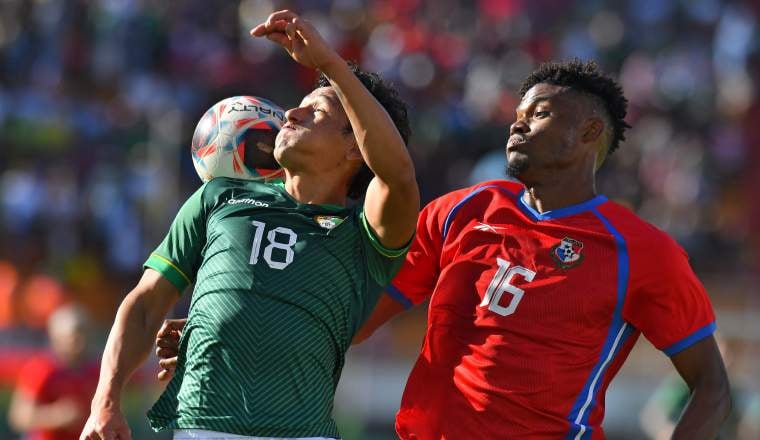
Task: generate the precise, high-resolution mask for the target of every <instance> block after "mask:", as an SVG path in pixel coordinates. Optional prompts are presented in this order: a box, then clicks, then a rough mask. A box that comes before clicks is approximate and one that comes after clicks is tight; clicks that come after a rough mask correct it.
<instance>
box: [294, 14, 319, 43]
mask: <svg viewBox="0 0 760 440" xmlns="http://www.w3.org/2000/svg"><path fill="white" fill-rule="evenodd" d="M291 23H292V24H293V25H294V26H295V29H296V31H297V32H298V33H299V34H300V35H301V38H303V39H308V38H312V37H313V36H314V35H315V34H316V33H317V29H316V28H315V27H314V25H313V24H311V23H310V22H309V20H304V19H303V18H300V17H296V18H294V19H293V20H292V21H291Z"/></svg>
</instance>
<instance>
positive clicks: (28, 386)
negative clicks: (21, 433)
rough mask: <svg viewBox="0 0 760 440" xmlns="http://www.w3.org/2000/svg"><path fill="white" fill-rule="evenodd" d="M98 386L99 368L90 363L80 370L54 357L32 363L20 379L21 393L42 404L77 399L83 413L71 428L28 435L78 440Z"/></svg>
mask: <svg viewBox="0 0 760 440" xmlns="http://www.w3.org/2000/svg"><path fill="white" fill-rule="evenodd" d="M97 385H98V365H97V364H96V363H88V364H86V365H82V366H79V367H76V368H68V367H65V366H63V365H61V363H60V362H58V361H57V360H56V359H55V358H54V357H53V356H39V357H37V358H35V359H32V360H30V361H29V362H28V363H27V364H26V366H25V367H24V368H23V369H22V371H21V373H19V376H18V385H17V391H18V392H23V393H25V394H26V395H27V396H28V397H29V398H31V399H33V400H34V401H35V402H37V403H38V404H49V403H53V402H56V401H58V400H60V399H74V400H75V401H76V402H77V403H78V404H79V406H80V407H81V411H82V420H81V421H80V423H79V424H78V425H77V426H71V427H69V428H68V429H58V430H40V431H35V432H30V433H28V438H29V439H30V440H31V439H34V440H76V439H78V438H79V434H80V433H81V432H82V429H84V425H85V422H86V421H87V416H88V415H89V414H90V401H91V400H92V396H93V394H95V388H96V387H97Z"/></svg>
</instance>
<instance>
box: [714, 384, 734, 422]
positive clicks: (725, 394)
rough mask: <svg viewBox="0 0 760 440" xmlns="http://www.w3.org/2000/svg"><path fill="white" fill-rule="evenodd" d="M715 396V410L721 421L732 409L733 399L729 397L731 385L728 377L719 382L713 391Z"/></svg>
mask: <svg viewBox="0 0 760 440" xmlns="http://www.w3.org/2000/svg"><path fill="white" fill-rule="evenodd" d="M713 394H714V396H715V412H716V415H717V416H718V418H719V419H720V421H721V422H723V421H724V420H726V419H727V418H728V415H729V414H731V410H732V409H733V405H734V403H733V399H732V398H731V386H730V385H729V383H728V379H726V380H724V381H722V382H721V384H720V385H719V386H718V388H717V389H716V390H715V391H714V392H713Z"/></svg>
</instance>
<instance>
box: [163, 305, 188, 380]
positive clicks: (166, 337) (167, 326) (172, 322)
mask: <svg viewBox="0 0 760 440" xmlns="http://www.w3.org/2000/svg"><path fill="white" fill-rule="evenodd" d="M186 322H187V319H165V320H164V323H163V325H161V328H160V329H159V330H158V333H157V334H156V355H157V356H158V365H159V366H160V367H161V371H159V372H158V375H157V377H158V380H159V381H167V380H169V379H171V378H172V375H173V374H174V370H175V369H176V368H177V353H179V338H180V337H181V336H182V329H183V328H185V323H186Z"/></svg>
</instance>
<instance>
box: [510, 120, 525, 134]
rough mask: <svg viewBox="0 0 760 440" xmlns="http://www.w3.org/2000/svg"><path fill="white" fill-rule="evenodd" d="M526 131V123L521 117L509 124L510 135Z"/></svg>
mask: <svg viewBox="0 0 760 440" xmlns="http://www.w3.org/2000/svg"><path fill="white" fill-rule="evenodd" d="M528 131H530V129H529V128H528V124H526V123H525V121H524V120H523V119H522V118H520V119H517V120H516V121H515V122H514V123H513V124H512V125H510V126H509V135H510V136H512V135H513V134H525V133H527V132H528Z"/></svg>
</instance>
